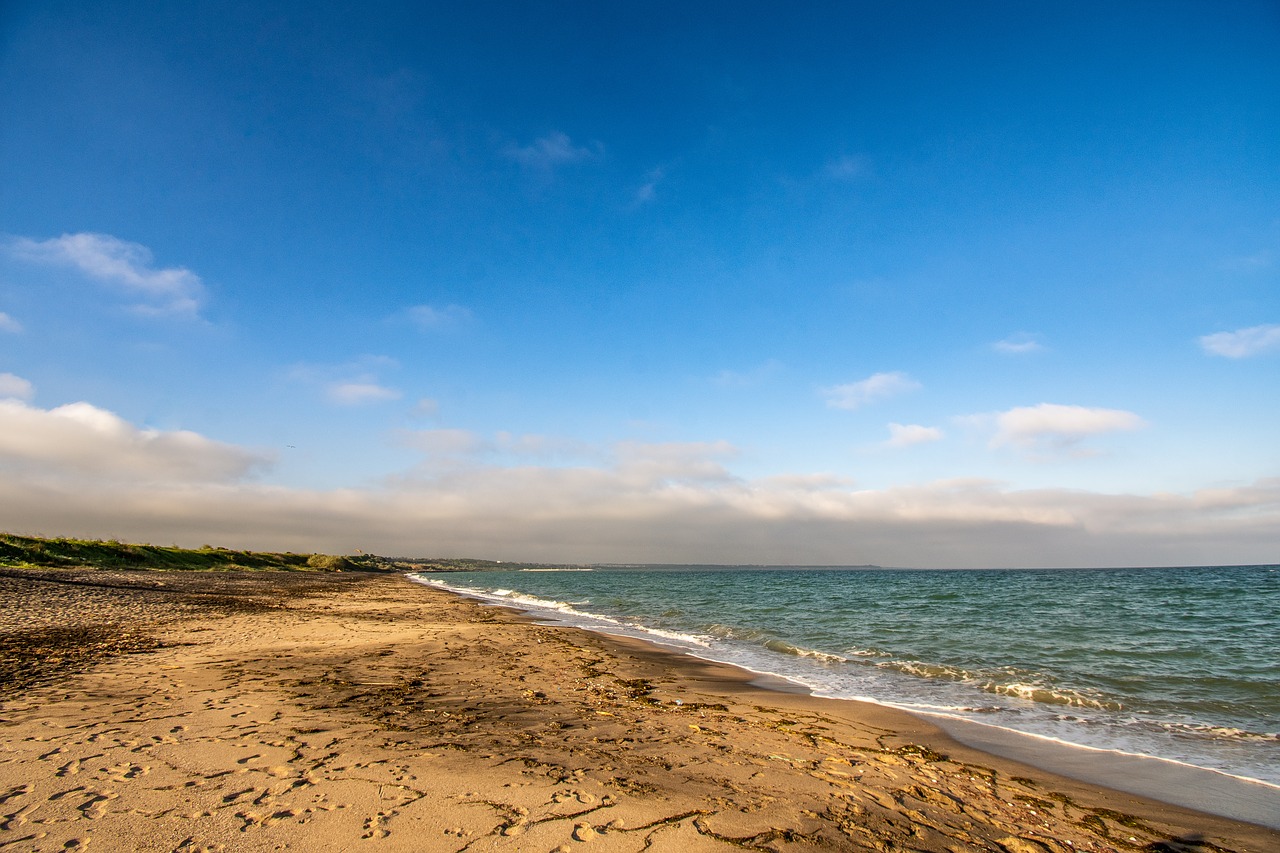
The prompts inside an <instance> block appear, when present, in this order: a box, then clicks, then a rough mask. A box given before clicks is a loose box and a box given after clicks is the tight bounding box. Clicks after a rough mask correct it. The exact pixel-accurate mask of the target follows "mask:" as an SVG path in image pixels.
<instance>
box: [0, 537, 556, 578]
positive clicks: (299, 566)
mask: <svg viewBox="0 0 1280 853" xmlns="http://www.w3.org/2000/svg"><path fill="white" fill-rule="evenodd" d="M0 566H25V567H28V568H29V567H36V566H45V567H53V568H77V567H86V566H88V567H92V568H98V569H148V570H151V571H205V572H219V571H244V570H249V571H263V570H267V571H284V572H482V571H494V570H501V569H506V570H513V569H529V568H548V567H550V568H564V567H562V566H549V564H547V563H504V562H500V561H497V560H474V559H469V558H463V557H450V558H429V559H427V558H415V557H396V558H389V557H379V556H376V555H374V554H356V555H354V556H350V555H349V556H337V555H334V554H289V553H286V554H278V553H273V552H269V551H236V550H232V549H230V548H216V547H214V546H212V545H203V546H201V547H200V548H179V547H177V546H172V547H164V546H161V545H134V544H129V543H125V542H119V541H117V540H115V539H108V540H101V539H65V538H62V539H53V538H43V537H39V536H18V535H16V534H13V533H0Z"/></svg>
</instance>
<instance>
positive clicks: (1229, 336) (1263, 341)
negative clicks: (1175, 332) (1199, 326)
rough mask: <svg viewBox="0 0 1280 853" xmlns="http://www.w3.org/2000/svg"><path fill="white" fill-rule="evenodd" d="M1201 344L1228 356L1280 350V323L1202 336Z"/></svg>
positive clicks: (1213, 352)
mask: <svg viewBox="0 0 1280 853" xmlns="http://www.w3.org/2000/svg"><path fill="white" fill-rule="evenodd" d="M1200 346H1201V347H1203V348H1204V351H1205V352H1207V353H1209V354H1211V355H1220V356H1224V357H1226V358H1248V357H1249V356H1253V355H1261V354H1262V353H1265V352H1271V351H1272V350H1280V323H1272V324H1269V325H1263V326H1250V327H1249V328H1247V329H1237V330H1236V331H1234V332H1217V333H1216V334H1212V335H1205V336H1204V337H1202V338H1200Z"/></svg>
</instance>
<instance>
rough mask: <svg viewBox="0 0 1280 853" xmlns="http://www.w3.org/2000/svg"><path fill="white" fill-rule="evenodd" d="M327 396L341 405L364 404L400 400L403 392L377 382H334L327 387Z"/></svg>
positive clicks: (332, 401) (330, 400)
mask: <svg viewBox="0 0 1280 853" xmlns="http://www.w3.org/2000/svg"><path fill="white" fill-rule="evenodd" d="M325 396H326V397H327V398H328V399H329V402H331V403H336V404H338V405H339V406H364V405H368V404H370V403H385V402H387V401H389V400H399V399H400V397H401V394H400V392H399V391H397V390H395V389H394V388H387V387H386V386H383V385H379V384H377V383H376V382H334V383H333V384H331V385H330V386H329V387H328V388H326V389H325Z"/></svg>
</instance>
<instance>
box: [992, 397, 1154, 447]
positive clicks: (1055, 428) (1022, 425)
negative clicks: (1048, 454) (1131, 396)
mask: <svg viewBox="0 0 1280 853" xmlns="http://www.w3.org/2000/svg"><path fill="white" fill-rule="evenodd" d="M978 420H989V421H992V422H994V426H995V434H994V435H993V436H992V438H991V446H992V447H1003V446H1006V445H1012V446H1015V447H1019V448H1022V449H1024V450H1064V449H1068V448H1071V447H1075V446H1076V445H1078V444H1079V443H1080V442H1081V441H1083V440H1084V439H1086V438H1088V437H1090V436H1096V435H1103V434H1105V433H1111V432H1129V431H1133V430H1138V429H1142V428H1144V427H1145V426H1147V423H1146V421H1144V420H1143V419H1142V418H1140V417H1138V416H1137V415H1135V414H1134V413H1133V412H1126V411H1124V410H1122V409H1101V408H1087V407H1085V406H1063V405H1058V404H1056V403H1041V404H1039V405H1038V406H1021V407H1017V408H1013V409H1009V410H1008V411H1004V412H997V413H995V414H994V415H988V416H979V418H978Z"/></svg>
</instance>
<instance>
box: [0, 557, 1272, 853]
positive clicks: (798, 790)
mask: <svg viewBox="0 0 1280 853" xmlns="http://www.w3.org/2000/svg"><path fill="white" fill-rule="evenodd" d="M0 731H2V732H3V737H2V738H0V850H3V851H10V850H23V851H54V850H81V849H89V850H105V851H115V850H130V851H132V850H139V851H197V850H206V851H209V850H225V851H242V850H243V851H256V850H299V851H339V850H341V851H348V850H353V851H366V850H367V851H402V850H403V851H462V850H468V851H480V850H512V851H515V850H519V851H579V850H581V851H599V853H611V851H642V850H651V851H731V850H741V849H748V850H775V851H783V850H811V849H812V850H877V851H889V850H894V851H898V850H919V851H944V850H946V851H968V850H975V851H976V850H983V851H1005V853H1044V851H1068V850H1082V851H1101V850H1126V851H1127V850H1135V849H1141V850H1205V851H1208V850H1213V851H1223V850H1231V851H1264V850H1271V851H1275V850H1280V833H1277V832H1274V831H1271V830H1267V829H1263V828H1261V827H1256V826H1253V825H1250V824H1245V823H1239V822H1233V821H1230V820H1226V819H1222V818H1215V817H1211V816H1208V815H1203V814H1199V813H1196V812H1193V811H1188V810H1185V809H1181V808H1177V807H1170V806H1165V805H1162V804H1159V803H1156V802H1153V801H1150V800H1144V799H1142V798H1139V797H1135V796H1131V795H1126V794H1121V793H1117V792H1114V791H1109V790H1106V789H1104V788H1100V787H1097V786H1093V785H1087V784H1084V783H1078V782H1072V781H1069V780H1066V779H1062V778H1058V777H1054V776H1052V775H1050V774H1048V773H1045V772H1042V771H1038V770H1035V769H1032V768H1029V767H1026V766H1023V765H1019V764H1016V763H1014V762H1011V761H1008V760H1006V759H1002V758H997V757H995V756H992V755H987V754H985V753H981V752H978V751H976V750H973V749H970V748H968V747H964V746H961V745H960V744H958V743H955V742H954V741H951V740H949V739H948V738H947V737H946V736H945V735H944V734H943V733H942V732H940V731H938V730H937V729H935V728H933V727H932V726H931V725H929V724H928V723H926V722H924V721H922V720H920V719H917V718H915V717H911V716H908V715H906V714H902V713H899V712H896V711H893V710H891V709H885V708H880V707H878V706H875V705H868V704H862V703H855V702H841V701H835V700H822V699H816V698H813V697H809V696H803V695H795V694H787V693H781V692H775V691H769V690H764V689H761V688H760V687H758V686H756V685H753V684H752V683H751V682H750V679H749V678H748V677H747V676H746V675H745V674H744V673H742V672H741V671H738V670H735V669H732V668H729V667H722V666H719V665H713V664H707V663H704V662H699V661H697V660H694V659H691V658H687V657H679V656H675V655H669V654H666V653H663V652H661V651H660V650H657V649H655V648H653V647H649V646H645V645H643V644H640V643H634V642H630V641H621V640H614V639H612V638H608V637H603V636H599V635H593V634H589V633H586V632H582V631H577V630H574V629H568V628H558V627H552V626H547V625H543V624H538V623H534V622H531V621H529V620H527V619H525V618H522V617H520V616H519V615H517V614H514V613H510V612H508V611H504V610H500V609H496V608H487V607H481V606H478V605H477V604H475V603H473V602H470V601H467V600H464V599H461V598H458V597H455V596H452V595H450V594H448V593H445V592H441V591H439V590H434V589H429V588H427V587H424V586H421V585H418V584H414V583H412V582H410V581H408V580H407V579H405V578H403V577H400V576H373V575H352V574H346V575H344V574H331V575H305V574H287V573H275V572H258V573H219V574H204V573H177V572H168V573H159V572H105V571H90V570H85V571H78V572H77V571H65V570H59V571H47V570H0Z"/></svg>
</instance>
